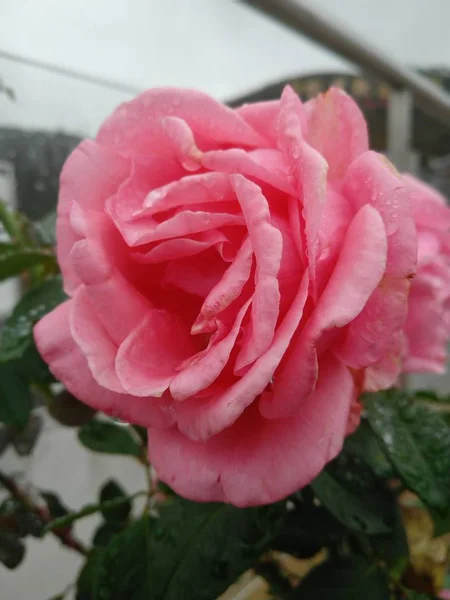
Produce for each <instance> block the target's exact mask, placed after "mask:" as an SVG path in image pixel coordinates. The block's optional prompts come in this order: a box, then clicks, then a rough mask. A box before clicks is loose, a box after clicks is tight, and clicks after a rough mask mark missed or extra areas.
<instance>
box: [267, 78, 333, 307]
mask: <svg viewBox="0 0 450 600" xmlns="http://www.w3.org/2000/svg"><path fill="white" fill-rule="evenodd" d="M305 119H306V116H305V115H304V114H303V107H302V104H301V102H300V99H299V98H298V96H297V95H296V94H295V92H294V91H293V90H292V89H291V88H289V87H286V88H285V89H284V90H283V94H282V96H281V101H280V116H279V130H278V133H279V145H280V147H281V149H282V150H283V151H284V153H285V155H286V159H287V160H288V161H289V163H290V165H291V167H292V171H293V174H294V178H295V186H296V190H297V194H298V198H299V200H300V202H301V203H302V208H303V210H302V216H303V219H304V223H305V237H306V244H307V248H306V249H307V258H308V264H309V271H310V277H311V285H312V293H313V296H315V295H316V292H315V289H316V283H315V272H316V266H315V264H316V256H317V247H318V246H317V244H318V233H319V228H320V221H321V218H322V210H323V206H324V203H325V198H326V185H327V169H328V166H327V163H326V161H325V160H324V158H323V157H322V156H321V155H320V154H319V153H318V152H317V151H316V150H314V148H311V146H309V145H308V144H307V143H306V142H305V141H304V134H303V131H302V127H303V128H304V127H305V125H304V120H305ZM302 121H303V123H302Z"/></svg>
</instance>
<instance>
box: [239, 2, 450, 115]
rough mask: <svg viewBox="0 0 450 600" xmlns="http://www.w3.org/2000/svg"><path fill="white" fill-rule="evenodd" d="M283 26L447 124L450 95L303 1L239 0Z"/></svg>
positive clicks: (449, 113) (449, 110)
mask: <svg viewBox="0 0 450 600" xmlns="http://www.w3.org/2000/svg"><path fill="white" fill-rule="evenodd" d="M240 2H242V3H244V4H248V5H249V6H252V7H254V8H257V9H258V10H260V11H262V12H264V13H266V14H267V15H269V16H270V17H272V18H274V19H276V20H277V21H279V22H281V23H284V24H285V25H287V26H288V27H290V28H291V29H294V30H295V31H296V32H298V33H300V34H302V35H305V36H307V37H309V38H310V39H312V40H313V41H314V42H317V43H318V44H320V45H322V46H325V47H326V48H328V49H329V50H331V51H332V52H336V53H337V54H339V55H340V56H341V57H343V58H346V59H347V60H349V61H351V62H353V63H355V64H357V65H359V66H360V67H361V68H362V69H363V70H365V71H367V72H369V73H372V74H373V75H375V76H376V77H379V78H380V79H382V81H383V82H385V83H388V84H389V85H391V86H392V87H393V88H396V89H403V88H405V89H408V90H409V91H410V92H411V93H412V95H413V97H414V101H415V103H416V104H417V105H418V106H420V108H422V110H424V111H425V112H427V113H428V114H430V115H431V116H434V117H436V119H439V120H440V121H441V122H442V123H445V124H446V125H450V95H449V94H446V93H445V92H444V91H443V90H441V89H440V88H439V87H438V86H437V85H435V84H433V83H432V82H430V81H428V80H427V79H425V78H424V77H422V76H420V75H418V74H417V73H414V71H412V70H410V69H408V68H406V67H404V66H403V65H402V64H401V63H399V62H398V61H395V60H393V58H392V57H391V56H390V55H389V54H387V53H384V52H382V51H381V50H379V49H378V48H375V47H373V46H371V45H370V44H368V43H367V42H366V40H363V39H361V38H358V37H357V36H356V35H354V34H353V33H352V34H349V33H348V31H347V30H346V29H345V28H344V27H342V26H339V25H338V24H336V23H335V21H334V20H332V19H330V18H327V17H325V16H323V15H322V14H320V13H319V12H318V11H316V10H314V9H313V8H311V4H312V2H308V3H307V2H306V1H305V0H240Z"/></svg>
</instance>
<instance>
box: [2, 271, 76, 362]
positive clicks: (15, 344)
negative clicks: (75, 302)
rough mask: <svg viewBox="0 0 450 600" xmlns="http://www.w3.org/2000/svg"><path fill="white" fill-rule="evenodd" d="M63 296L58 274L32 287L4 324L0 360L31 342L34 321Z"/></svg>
mask: <svg viewBox="0 0 450 600" xmlns="http://www.w3.org/2000/svg"><path fill="white" fill-rule="evenodd" d="M66 298H67V296H66V295H65V293H64V291H63V289H62V282H61V277H59V276H58V277H53V278H51V279H47V280H46V281H44V282H43V283H42V284H40V285H38V286H36V287H33V288H31V290H30V291H29V292H27V293H26V294H25V296H23V298H22V299H21V300H20V302H19V303H18V304H17V305H16V307H15V309H14V311H13V312H12V314H11V316H10V317H9V318H8V319H7V320H6V321H5V323H4V325H3V328H2V331H1V336H0V361H7V360H12V359H14V358H20V357H21V356H23V354H24V352H25V350H27V348H29V346H30V345H31V344H32V339H33V326H34V324H35V323H37V321H39V319H40V318H42V317H43V316H44V315H46V314H47V313H48V312H50V311H51V310H53V308H55V306H58V304H61V302H64V300H65V299H66Z"/></svg>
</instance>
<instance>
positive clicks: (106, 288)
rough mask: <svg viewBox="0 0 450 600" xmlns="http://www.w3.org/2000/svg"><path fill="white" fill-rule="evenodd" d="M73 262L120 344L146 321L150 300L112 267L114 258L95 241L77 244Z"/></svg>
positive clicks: (72, 255) (117, 342) (114, 340)
mask: <svg viewBox="0 0 450 600" xmlns="http://www.w3.org/2000/svg"><path fill="white" fill-rule="evenodd" d="M71 260H72V263H73V265H74V268H75V272H76V273H77V275H78V276H79V278H80V279H81V280H82V281H83V283H84V284H85V285H86V293H87V295H88V296H89V300H90V302H91V303H92V306H93V308H94V310H95V313H96V314H97V317H98V319H99V320H100V321H101V323H102V325H103V327H104V328H105V330H106V332H107V334H108V336H110V338H111V339H112V340H113V342H114V343H115V344H120V343H121V342H122V341H123V340H124V339H125V338H126V337H127V336H128V335H129V333H130V332H131V331H133V330H134V329H135V328H136V327H137V326H138V324H139V323H140V322H141V321H142V319H143V317H144V315H145V314H146V312H147V310H148V308H149V303H148V301H147V300H145V299H144V298H143V296H141V295H140V294H139V292H138V291H137V290H136V289H135V288H134V287H133V285H131V284H130V282H129V281H128V280H126V279H125V278H124V276H123V275H122V274H121V273H120V272H119V271H118V270H117V269H116V268H115V267H114V266H113V265H111V263H110V257H109V256H107V255H106V254H105V251H104V249H103V248H101V247H100V246H99V245H98V244H97V243H95V242H94V241H91V240H83V241H80V242H77V243H76V244H75V246H74V247H73V249H72V252H71ZM112 299H114V305H113V306H114V309H113V310H111V301H112Z"/></svg>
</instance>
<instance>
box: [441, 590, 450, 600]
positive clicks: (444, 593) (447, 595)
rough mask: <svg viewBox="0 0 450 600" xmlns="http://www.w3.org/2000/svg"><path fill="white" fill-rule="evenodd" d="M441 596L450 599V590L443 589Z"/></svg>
mask: <svg viewBox="0 0 450 600" xmlns="http://www.w3.org/2000/svg"><path fill="white" fill-rule="evenodd" d="M439 598H442V599H443V600H450V590H441V591H440V592H439Z"/></svg>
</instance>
